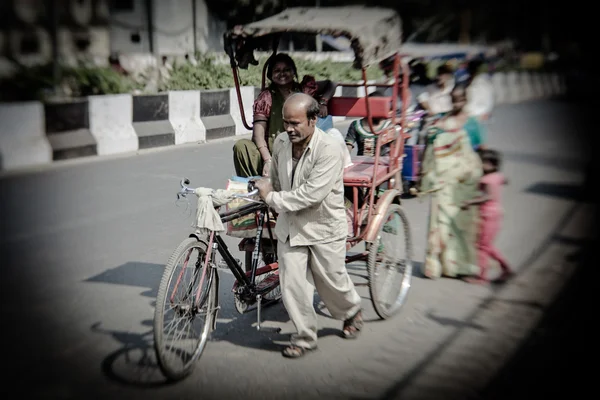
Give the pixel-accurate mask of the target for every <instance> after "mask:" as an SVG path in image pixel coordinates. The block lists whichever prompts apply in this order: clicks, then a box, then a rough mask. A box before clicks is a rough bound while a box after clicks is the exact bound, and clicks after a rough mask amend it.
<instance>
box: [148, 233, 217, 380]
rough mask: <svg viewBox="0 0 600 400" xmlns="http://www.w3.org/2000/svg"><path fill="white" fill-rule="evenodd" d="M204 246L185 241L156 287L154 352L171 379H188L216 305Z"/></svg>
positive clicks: (214, 281)
mask: <svg viewBox="0 0 600 400" xmlns="http://www.w3.org/2000/svg"><path fill="white" fill-rule="evenodd" d="M206 249H207V246H206V244H205V243H203V242H200V241H198V240H197V239H196V238H188V239H186V240H184V241H183V242H182V243H181V244H180V245H179V246H178V247H177V249H176V250H175V251H174V252H173V254H172V255H171V257H170V258H169V261H168V263H167V265H166V266H165V272H164V273H163V277H162V279H161V282H160V286H159V288H158V295H157V296H156V308H155V311H154V349H155V351H156V358H157V360H158V365H159V367H160V369H161V371H162V373H163V374H164V375H165V377H167V378H168V379H170V380H180V379H183V378H185V377H186V376H188V375H189V374H190V373H191V372H192V370H193V367H194V363H195V362H196V361H197V360H198V359H199V358H200V356H201V355H202V352H203V351H204V348H205V347H206V343H207V341H208V335H209V333H210V329H211V324H212V321H213V318H214V317H215V315H214V312H215V310H216V307H217V304H216V301H217V288H216V284H217V283H216V278H215V274H216V272H215V271H214V269H213V268H211V266H210V265H205V264H204V262H205V259H206Z"/></svg>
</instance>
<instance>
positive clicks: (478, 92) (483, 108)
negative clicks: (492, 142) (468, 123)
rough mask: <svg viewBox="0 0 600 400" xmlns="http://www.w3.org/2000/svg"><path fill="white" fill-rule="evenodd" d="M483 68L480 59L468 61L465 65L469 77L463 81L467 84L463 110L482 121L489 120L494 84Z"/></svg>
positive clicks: (492, 105) (492, 106)
mask: <svg viewBox="0 0 600 400" xmlns="http://www.w3.org/2000/svg"><path fill="white" fill-rule="evenodd" d="M483 69H484V64H483V61H482V60H480V59H475V60H471V61H469V63H468V66H467V70H468V76H469V78H468V79H467V80H466V82H465V83H466V84H467V105H466V106H465V111H466V112H467V114H469V116H472V117H475V118H477V120H478V121H479V122H482V123H483V122H484V121H486V120H489V118H490V115H491V113H492V110H493V108H494V85H493V84H492V81H491V79H490V77H489V75H488V74H487V73H485V71H484V70H483Z"/></svg>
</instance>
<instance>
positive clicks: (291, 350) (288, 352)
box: [281, 344, 314, 358]
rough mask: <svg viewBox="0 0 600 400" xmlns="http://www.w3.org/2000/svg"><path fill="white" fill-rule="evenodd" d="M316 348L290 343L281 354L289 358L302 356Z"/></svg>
mask: <svg viewBox="0 0 600 400" xmlns="http://www.w3.org/2000/svg"><path fill="white" fill-rule="evenodd" d="M313 350H314V349H309V348H307V347H300V346H296V345H293V344H291V345H289V346H287V347H285V348H284V349H283V350H282V352H281V354H283V356H284V357H287V358H300V357H302V356H303V355H305V354H306V353H308V352H309V351H313Z"/></svg>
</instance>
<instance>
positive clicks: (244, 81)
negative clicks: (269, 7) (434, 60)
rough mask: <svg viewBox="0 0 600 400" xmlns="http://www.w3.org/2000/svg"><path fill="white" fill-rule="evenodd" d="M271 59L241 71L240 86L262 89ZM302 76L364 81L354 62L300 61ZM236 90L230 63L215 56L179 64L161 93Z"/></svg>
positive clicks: (373, 74) (373, 75) (374, 71)
mask: <svg viewBox="0 0 600 400" xmlns="http://www.w3.org/2000/svg"><path fill="white" fill-rule="evenodd" d="M266 60H267V57H261V58H260V59H259V65H257V66H253V65H251V66H250V67H248V69H247V70H240V71H239V77H240V84H241V85H242V86H255V87H260V85H261V81H262V71H263V66H264V64H265V62H266ZM295 62H296V67H297V68H298V76H299V78H300V79H302V76H304V75H312V76H314V77H315V79H317V80H325V79H330V80H332V81H335V82H345V83H348V82H356V81H359V80H361V79H362V73H361V71H360V70H357V69H354V68H352V63H350V62H333V61H329V60H325V61H310V60H304V59H301V58H296V60H295ZM381 76H382V73H381V71H380V70H379V69H378V68H377V67H373V68H370V69H368V70H367V78H368V79H378V78H380V77H381ZM230 87H233V74H232V71H231V68H230V66H229V63H225V64H220V63H215V60H214V58H213V57H212V56H201V57H199V60H198V65H196V66H193V65H191V64H189V63H185V64H178V65H177V64H176V65H174V66H173V70H172V71H171V77H170V79H169V80H168V81H167V82H164V83H163V84H162V86H161V88H160V89H161V90H204V89H223V88H230Z"/></svg>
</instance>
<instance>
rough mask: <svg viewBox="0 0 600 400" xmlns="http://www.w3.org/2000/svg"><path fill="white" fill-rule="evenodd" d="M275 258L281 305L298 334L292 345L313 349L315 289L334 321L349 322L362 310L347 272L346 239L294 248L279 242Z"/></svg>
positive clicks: (315, 328) (315, 336)
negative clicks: (276, 259)
mask: <svg viewBox="0 0 600 400" xmlns="http://www.w3.org/2000/svg"><path fill="white" fill-rule="evenodd" d="M277 256H278V261H279V280H280V283H281V294H282V297H283V304H284V306H285V309H286V310H287V313H288V315H289V317H290V319H291V320H292V322H293V323H294V326H295V327H296V331H297V332H296V333H295V334H293V335H292V338H291V342H292V344H293V345H296V346H299V347H305V348H311V349H312V348H315V347H317V313H316V311H315V308H314V305H313V299H314V294H315V288H316V289H317V292H318V293H319V296H320V297H321V300H323V303H325V306H326V307H327V309H328V310H329V312H330V313H331V315H332V316H333V317H334V318H336V319H339V320H346V319H349V318H351V317H353V316H354V315H355V314H356V313H357V312H358V311H359V310H360V308H361V298H360V296H359V294H358V293H357V291H356V289H355V287H354V284H353V283H352V279H351V278H350V275H348V271H346V261H345V258H346V239H345V238H342V239H341V240H336V241H334V242H329V243H325V244H318V245H311V246H294V247H292V246H290V242H289V240H288V241H286V242H283V241H281V240H279V241H278V244H277Z"/></svg>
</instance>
